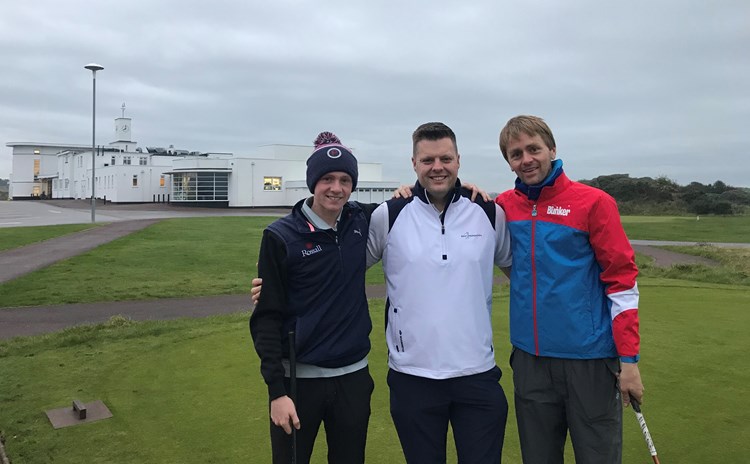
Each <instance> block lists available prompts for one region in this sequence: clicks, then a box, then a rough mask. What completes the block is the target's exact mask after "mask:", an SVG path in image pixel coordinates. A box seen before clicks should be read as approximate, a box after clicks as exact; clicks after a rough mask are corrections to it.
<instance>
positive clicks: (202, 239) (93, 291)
mask: <svg viewBox="0 0 750 464" xmlns="http://www.w3.org/2000/svg"><path fill="white" fill-rule="evenodd" d="M275 219H276V218H271V217H211V218H187V219H168V220H164V221H161V222H159V223H157V224H154V225H152V226H150V227H148V228H146V229H144V230H141V231H138V232H135V233H133V234H131V235H128V236H126V237H123V238H120V239H118V240H115V241H113V242H111V243H108V244H105V245H102V246H100V247H98V248H96V249H94V250H91V251H90V252H87V253H85V254H82V255H80V256H76V257H73V258H71V259H68V260H65V261H61V262H59V263H56V264H54V265H52V266H49V267H47V268H45V269H42V270H40V271H37V272H35V273H33V274H29V275H26V276H23V277H20V278H18V279H15V280H12V281H10V282H6V283H4V284H0V307H12V306H35V305H43V304H60V303H89V302H95V301H120V300H144V299H152V298H172V297H175V298H176V297H189V296H205V295H226V294H238V293H246V292H248V291H249V289H250V280H251V279H252V278H253V277H255V276H256V275H257V270H256V264H257V262H258V248H259V247H260V240H261V237H262V235H263V229H264V228H265V227H266V226H267V225H268V224H270V223H271V222H273V221H274V220H275ZM29 229H33V228H29ZM2 230H4V229H0V231H2ZM382 276H383V271H382V267H381V266H380V265H379V264H378V265H377V266H374V267H373V268H372V269H371V270H370V271H369V273H368V283H382V282H383V277H382ZM40 282H44V291H40Z"/></svg>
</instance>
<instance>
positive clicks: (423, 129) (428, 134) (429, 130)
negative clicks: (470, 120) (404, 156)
mask: <svg viewBox="0 0 750 464" xmlns="http://www.w3.org/2000/svg"><path fill="white" fill-rule="evenodd" d="M444 138H449V139H451V141H452V142H453V148H455V149H456V152H458V145H457V144H456V134H454V133H453V129H451V128H450V127H448V126H447V125H445V124H443V123H442V122H426V123H424V124H422V125H421V126H419V127H417V129H416V130H415V131H414V133H413V134H411V140H412V143H413V145H412V156H415V155H416V154H417V143H419V142H420V141H422V140H433V141H434V140H441V139H444Z"/></svg>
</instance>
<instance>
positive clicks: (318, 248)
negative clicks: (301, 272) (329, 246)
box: [302, 245, 323, 258]
mask: <svg viewBox="0 0 750 464" xmlns="http://www.w3.org/2000/svg"><path fill="white" fill-rule="evenodd" d="M321 251H323V247H322V246H320V245H318V246H316V247H315V248H312V249H309V250H302V257H303V258H304V257H305V256H310V255H314V254H315V253H319V252H321Z"/></svg>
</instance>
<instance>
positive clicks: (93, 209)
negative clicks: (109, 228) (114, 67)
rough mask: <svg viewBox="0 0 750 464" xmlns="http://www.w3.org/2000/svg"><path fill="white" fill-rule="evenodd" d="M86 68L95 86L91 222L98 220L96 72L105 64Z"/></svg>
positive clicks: (92, 123)
mask: <svg viewBox="0 0 750 464" xmlns="http://www.w3.org/2000/svg"><path fill="white" fill-rule="evenodd" d="M84 68H86V69H88V70H90V71H91V76H92V81H93V84H94V87H93V92H92V94H93V103H92V107H91V222H92V223H94V222H96V72H97V71H101V70H102V69H104V66H102V65H99V64H96V63H89V64H87V65H86V66H84Z"/></svg>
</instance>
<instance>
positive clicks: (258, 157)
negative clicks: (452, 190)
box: [6, 117, 399, 207]
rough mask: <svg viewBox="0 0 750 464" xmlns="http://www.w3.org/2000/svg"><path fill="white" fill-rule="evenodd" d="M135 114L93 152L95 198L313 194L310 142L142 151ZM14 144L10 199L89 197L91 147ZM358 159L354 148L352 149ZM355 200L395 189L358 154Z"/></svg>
mask: <svg viewBox="0 0 750 464" xmlns="http://www.w3.org/2000/svg"><path fill="white" fill-rule="evenodd" d="M131 122H132V121H131V118H126V117H121V118H117V119H115V141H114V142H111V143H110V144H109V145H107V146H100V147H97V149H96V150H95V155H94V156H95V166H96V168H95V170H94V171H95V178H94V179H93V181H94V182H95V183H96V184H95V191H96V198H98V199H104V200H106V201H108V202H112V203H150V202H170V203H181V204H185V205H196V206H224V207H227V206H228V207H289V206H293V205H294V204H295V203H296V202H297V201H299V200H300V199H302V198H305V197H307V196H309V195H310V192H309V190H308V189H307V185H306V183H305V174H306V170H307V166H306V161H307V157H308V156H310V154H311V153H312V151H313V147H312V146H301V145H265V146H261V147H258V148H257V149H255V153H254V154H252V155H247V156H245V155H234V154H232V153H200V152H190V151H187V150H176V149H174V148H172V147H170V148H167V149H165V148H158V147H145V149H144V148H141V147H139V146H138V145H137V143H136V142H134V141H132V137H131V133H132V132H131V131H132V128H131ZM6 146H8V147H11V148H12V149H13V153H12V156H13V167H12V169H13V172H12V173H11V175H10V185H9V192H8V194H9V197H10V198H11V199H15V200H21V199H34V198H60V199H63V198H78V199H82V198H91V182H92V169H91V168H92V163H91V157H92V152H91V145H69V144H55V143H46V142H8V143H6ZM354 154H355V156H356V151H354ZM358 161H359V180H358V182H357V190H356V191H355V192H353V193H352V196H351V199H352V200H358V201H361V202H365V203H380V202H382V201H385V200H387V199H389V198H390V197H391V196H392V192H393V191H394V190H395V189H396V188H398V185H399V183H398V182H395V181H384V180H383V179H382V166H381V165H380V164H379V163H367V162H363V161H364V160H362V159H359V160H358Z"/></svg>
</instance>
